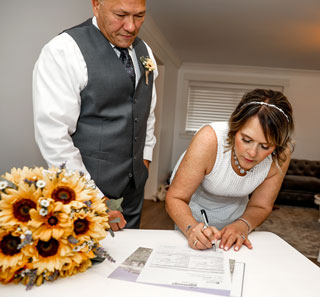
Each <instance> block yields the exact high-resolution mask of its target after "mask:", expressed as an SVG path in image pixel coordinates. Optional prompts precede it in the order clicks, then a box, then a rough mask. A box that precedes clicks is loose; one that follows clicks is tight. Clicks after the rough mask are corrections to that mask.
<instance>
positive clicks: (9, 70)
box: [0, 0, 92, 174]
mask: <svg viewBox="0 0 320 297" xmlns="http://www.w3.org/2000/svg"><path fill="white" fill-rule="evenodd" d="M91 16H92V10H91V2H90V1H89V0H68V1H63V0H55V1H41V0H28V1H1V4H0V27H1V47H0V65H1V77H0V89H1V95H0V127H1V129H0V131H1V146H0V174H2V173H4V172H6V171H8V170H10V168H11V167H13V166H15V167H21V166H24V165H26V166H40V165H42V166H46V164H45V162H44V160H43V159H42V157H41V155H40V152H39V150H38V147H37V145H36V143H35V141H34V132H33V114H32V94H31V92H32V90H31V83H32V70H33V66H34V63H35V62H36V60H37V58H38V56H39V54H40V50H41V48H42V47H43V45H44V44H45V43H47V42H48V41H49V40H50V39H51V38H52V37H53V36H55V35H57V34H59V33H60V32H61V31H62V30H63V29H66V28H69V27H71V26H73V25H75V24H78V23H80V22H82V21H83V20H85V19H87V18H89V17H91Z"/></svg>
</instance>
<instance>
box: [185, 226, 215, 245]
mask: <svg viewBox="0 0 320 297" xmlns="http://www.w3.org/2000/svg"><path fill="white" fill-rule="evenodd" d="M186 236H187V239H188V243H189V246H190V247H191V248H193V249H195V250H205V249H211V248H212V244H214V243H215V242H216V241H217V240H218V239H220V237H221V234H220V231H219V230H218V229H217V228H215V227H213V226H209V227H206V226H205V225H204V224H203V223H198V224H196V225H194V226H192V227H191V228H190V229H189V230H188V231H187V232H186Z"/></svg>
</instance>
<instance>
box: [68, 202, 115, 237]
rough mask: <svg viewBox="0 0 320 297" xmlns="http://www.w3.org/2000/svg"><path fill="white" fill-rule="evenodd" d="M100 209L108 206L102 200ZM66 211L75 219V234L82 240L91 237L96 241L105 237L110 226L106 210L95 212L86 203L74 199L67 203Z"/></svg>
mask: <svg viewBox="0 0 320 297" xmlns="http://www.w3.org/2000/svg"><path fill="white" fill-rule="evenodd" d="M99 206H100V207H101V209H100V208H97V210H98V211H100V210H106V206H105V205H104V204H103V203H102V202H101V203H100V205H99ZM65 207H66V212H68V213H69V215H70V217H71V218H72V220H73V236H74V237H75V238H76V239H77V240H78V241H79V242H80V243H82V242H88V241H90V240H91V239H93V240H95V241H99V240H102V239H103V238H105V236H106V235H107V234H106V230H107V229H109V228H110V226H109V224H108V214H107V213H106V211H104V212H101V213H100V212H99V213H98V212H95V209H94V208H93V207H94V205H91V207H87V206H86V204H84V203H81V202H77V201H74V202H72V203H70V204H69V205H66V206H65Z"/></svg>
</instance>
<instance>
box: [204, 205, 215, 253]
mask: <svg viewBox="0 0 320 297" xmlns="http://www.w3.org/2000/svg"><path fill="white" fill-rule="evenodd" d="M200 211H201V215H202V218H203V222H204V225H205V228H204V229H207V228H208V227H209V221H208V216H207V213H206V211H205V209H201V210H200ZM216 242H217V240H216V239H215V240H214V243H212V248H213V250H214V251H216V248H217V245H216Z"/></svg>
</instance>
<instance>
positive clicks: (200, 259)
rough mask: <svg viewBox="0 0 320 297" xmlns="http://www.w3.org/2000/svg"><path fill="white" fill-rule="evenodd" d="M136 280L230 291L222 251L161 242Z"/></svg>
mask: <svg viewBox="0 0 320 297" xmlns="http://www.w3.org/2000/svg"><path fill="white" fill-rule="evenodd" d="M137 282H142V283H153V284H155V283H157V284H162V285H175V286H184V287H194V288H207V289H215V290H220V291H229V292H230V290H231V275H230V268H229V260H228V259H227V258H226V257H225V255H224V253H223V252H214V251H213V250H209V249H208V250H202V251H199V250H193V249H191V248H189V247H187V246H186V247H181V246H180V247H178V246H171V245H161V246H159V247H157V248H156V249H155V250H154V251H153V253H152V254H151V256H150V258H149V260H148V261H147V264H146V266H145V267H144V269H143V270H142V271H141V273H140V275H139V277H138V279H137Z"/></svg>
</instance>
